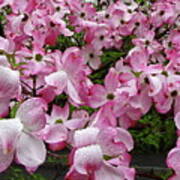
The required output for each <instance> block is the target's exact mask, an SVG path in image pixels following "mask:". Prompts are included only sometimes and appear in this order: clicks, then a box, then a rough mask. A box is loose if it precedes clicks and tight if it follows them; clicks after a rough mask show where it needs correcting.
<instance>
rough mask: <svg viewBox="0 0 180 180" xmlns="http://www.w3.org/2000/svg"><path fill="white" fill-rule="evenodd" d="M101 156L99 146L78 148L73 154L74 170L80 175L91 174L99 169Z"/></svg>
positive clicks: (101, 160) (101, 161)
mask: <svg viewBox="0 0 180 180" xmlns="http://www.w3.org/2000/svg"><path fill="white" fill-rule="evenodd" d="M102 163H103V154H102V151H101V148H100V146H99V145H91V146H86V147H83V148H79V149H78V150H77V151H76V152H75V154H74V164H73V165H74V168H75V169H76V171H77V172H79V173H80V174H85V175H87V174H91V173H93V172H94V171H96V170H98V169H100V167H101V165H102Z"/></svg>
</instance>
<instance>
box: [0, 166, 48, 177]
mask: <svg viewBox="0 0 180 180" xmlns="http://www.w3.org/2000/svg"><path fill="white" fill-rule="evenodd" d="M0 179H2V180H47V179H46V178H45V177H43V176H42V175H41V174H39V173H35V174H32V175H30V174H28V173H27V172H25V171H24V169H23V168H22V167H18V166H11V167H10V168H9V169H8V170H7V171H6V172H5V173H4V174H2V175H1V177H0Z"/></svg>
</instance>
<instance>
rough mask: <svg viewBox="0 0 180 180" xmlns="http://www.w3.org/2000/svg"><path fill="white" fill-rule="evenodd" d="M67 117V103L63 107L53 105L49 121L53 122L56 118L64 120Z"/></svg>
mask: <svg viewBox="0 0 180 180" xmlns="http://www.w3.org/2000/svg"><path fill="white" fill-rule="evenodd" d="M68 117H69V105H68V104H66V105H65V106H64V107H63V108H61V107H59V106H57V105H53V109H52V113H51V117H50V121H49V123H52V122H53V123H55V122H56V121H57V120H62V121H63V122H64V121H66V120H67V119H68Z"/></svg>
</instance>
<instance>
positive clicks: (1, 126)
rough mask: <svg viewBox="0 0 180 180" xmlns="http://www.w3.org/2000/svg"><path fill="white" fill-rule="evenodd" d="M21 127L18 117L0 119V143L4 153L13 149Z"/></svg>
mask: <svg viewBox="0 0 180 180" xmlns="http://www.w3.org/2000/svg"><path fill="white" fill-rule="evenodd" d="M22 129H23V125H22V123H21V122H20V121H19V120H18V119H10V120H0V141H1V142H0V144H1V146H2V149H3V153H4V154H9V153H11V152H13V151H14V149H15V144H16V141H17V139H18V137H19V135H20V133H21V131H22Z"/></svg>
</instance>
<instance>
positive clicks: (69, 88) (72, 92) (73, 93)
mask: <svg viewBox="0 0 180 180" xmlns="http://www.w3.org/2000/svg"><path fill="white" fill-rule="evenodd" d="M67 92H68V95H69V96H70V98H71V99H72V100H73V101H74V102H75V103H77V104H81V99H80V97H79V94H78V90H77V89H76V88H75V86H74V85H73V83H72V82H71V81H68V83H67Z"/></svg>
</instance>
